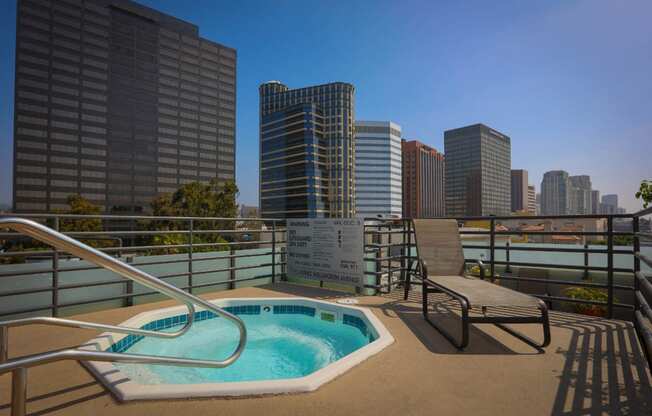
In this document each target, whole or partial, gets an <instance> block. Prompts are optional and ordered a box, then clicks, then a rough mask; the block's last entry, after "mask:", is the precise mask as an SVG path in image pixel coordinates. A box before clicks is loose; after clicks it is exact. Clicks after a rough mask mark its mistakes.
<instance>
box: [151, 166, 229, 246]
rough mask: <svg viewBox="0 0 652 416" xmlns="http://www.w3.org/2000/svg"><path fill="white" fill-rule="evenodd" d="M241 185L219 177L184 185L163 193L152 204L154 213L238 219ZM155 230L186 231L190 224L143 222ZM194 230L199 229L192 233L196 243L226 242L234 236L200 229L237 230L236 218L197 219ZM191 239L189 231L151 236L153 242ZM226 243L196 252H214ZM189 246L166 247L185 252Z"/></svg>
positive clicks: (181, 241) (155, 243)
mask: <svg viewBox="0 0 652 416" xmlns="http://www.w3.org/2000/svg"><path fill="white" fill-rule="evenodd" d="M237 195H238V187H237V186H236V184H235V183H234V182H233V181H229V182H226V183H224V184H221V183H220V182H218V181H217V179H213V180H211V181H210V182H209V183H202V182H192V183H188V184H185V185H183V186H181V187H180V188H179V189H178V190H176V191H175V192H173V193H168V194H163V195H160V196H159V197H158V198H156V199H154V200H153V201H152V203H151V208H152V214H153V215H154V216H175V217H200V218H208V217H220V218H235V217H236V216H237V212H238V205H237V204H236V198H237ZM143 225H144V226H146V227H147V228H148V229H153V230H170V231H173V230H187V229H188V223H187V222H183V221H174V220H165V219H163V220H154V221H149V222H147V223H146V224H143ZM193 229H194V230H197V231H198V232H197V233H195V234H193V244H194V243H199V244H201V243H209V244H212V243H224V242H227V240H229V241H232V238H231V235H228V234H226V235H225V238H223V237H222V236H220V235H219V234H217V233H211V234H202V233H201V232H199V231H201V230H234V229H235V221H233V220H213V219H210V220H194V221H193ZM188 242H189V236H188V235H187V234H177V233H170V234H159V235H156V236H154V237H153V238H152V239H151V244H152V245H181V244H187V243H188ZM226 248H227V247H226V246H208V247H197V248H194V249H193V251H215V250H221V249H222V250H224V249H226ZM187 251H188V250H187V249H184V248H172V249H164V250H163V252H165V253H185V252H187Z"/></svg>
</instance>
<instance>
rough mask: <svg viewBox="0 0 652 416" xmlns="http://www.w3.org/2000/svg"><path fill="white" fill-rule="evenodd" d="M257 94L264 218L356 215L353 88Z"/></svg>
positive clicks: (266, 88)
mask: <svg viewBox="0 0 652 416" xmlns="http://www.w3.org/2000/svg"><path fill="white" fill-rule="evenodd" d="M259 91H260V171H259V172H260V181H259V183H260V192H259V198H260V205H259V206H260V213H261V216H262V217H265V218H270V217H275V218H289V217H293V218H302V217H352V216H353V215H355V182H354V179H355V177H354V171H355V137H354V122H355V116H354V112H353V108H354V101H353V97H354V95H353V94H354V87H353V85H351V84H347V83H344V82H335V83H331V84H324V85H317V86H313V87H306V88H298V89H289V88H288V87H287V86H285V85H283V84H281V83H280V82H278V81H270V82H267V83H264V84H262V85H261V86H260V89H259Z"/></svg>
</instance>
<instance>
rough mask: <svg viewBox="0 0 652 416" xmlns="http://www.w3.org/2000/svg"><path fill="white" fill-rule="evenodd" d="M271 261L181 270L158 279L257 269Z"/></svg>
mask: <svg viewBox="0 0 652 416" xmlns="http://www.w3.org/2000/svg"><path fill="white" fill-rule="evenodd" d="M272 264H273V263H263V264H257V265H254V266H240V267H227V268H224V269H215V270H201V271H193V272H192V273H191V272H183V273H172V274H164V275H161V276H158V278H159V279H169V278H172V277H184V276H190V275H193V276H198V275H202V274H210V273H222V272H230V271H231V270H236V271H237V270H247V269H257V268H260V267H269V266H271V265H272ZM276 264H281V263H276Z"/></svg>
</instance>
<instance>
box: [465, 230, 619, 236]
mask: <svg viewBox="0 0 652 416" xmlns="http://www.w3.org/2000/svg"><path fill="white" fill-rule="evenodd" d="M460 234H462V235H491V231H490V230H483V231H476V230H460ZM493 234H494V235H577V236H585V235H589V236H591V235H597V236H605V235H608V234H609V233H608V232H607V231H494V232H493ZM613 234H614V235H616V233H615V232H614V233H613ZM629 234H631V233H629Z"/></svg>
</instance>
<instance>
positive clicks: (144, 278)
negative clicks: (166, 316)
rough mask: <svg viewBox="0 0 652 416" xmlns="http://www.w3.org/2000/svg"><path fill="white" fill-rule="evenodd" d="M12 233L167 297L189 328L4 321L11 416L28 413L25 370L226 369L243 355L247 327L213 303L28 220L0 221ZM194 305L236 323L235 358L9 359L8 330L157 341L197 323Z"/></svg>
mask: <svg viewBox="0 0 652 416" xmlns="http://www.w3.org/2000/svg"><path fill="white" fill-rule="evenodd" d="M1 228H9V229H12V230H15V231H17V232H19V233H21V234H24V235H28V236H30V237H32V238H33V239H35V240H38V241H40V242H43V243H46V244H49V245H51V246H53V247H55V248H56V249H58V250H62V251H65V252H67V253H70V254H72V255H74V256H77V257H79V258H81V259H84V260H86V261H88V262H91V263H93V264H96V265H97V266H99V267H102V268H104V269H106V270H110V271H112V272H114V273H117V274H119V275H120V276H122V277H125V278H127V279H131V280H132V281H135V282H138V283H140V284H142V285H144V286H146V287H148V288H150V289H154V290H156V291H157V292H159V293H161V294H164V295H166V296H169V297H170V298H172V299H175V300H177V301H179V302H181V303H183V304H185V305H186V307H187V308H188V318H187V321H186V323H185V324H184V325H183V327H182V328H180V329H179V330H177V331H174V332H157V331H150V330H144V329H139V328H128V327H123V326H115V325H106V324H98V323H94V322H82V321H76V320H70V319H62V318H56V317H34V318H22V319H14V320H8V321H1V322H0V374H3V373H6V372H10V371H11V372H12V404H11V406H12V415H13V416H22V415H25V411H26V391H27V369H28V368H30V367H33V366H37V365H42V364H46V363H50V362H54V361H61V360H77V361H79V360H91V361H119V362H129V363H147V364H166V365H177V366H193V367H210V368H223V367H226V366H228V365H231V364H232V363H233V362H235V360H237V359H238V357H239V356H240V355H241V354H242V351H243V349H244V347H245V345H246V342H247V330H246V328H245V325H244V322H243V321H242V320H241V319H240V318H238V317H237V316H235V315H234V314H231V313H229V312H227V311H225V310H223V309H221V308H218V307H217V306H215V305H213V304H212V303H210V302H207V301H205V300H203V299H200V298H198V297H196V296H193V295H191V294H189V293H186V292H184V291H183V290H181V289H179V288H177V287H175V286H172V285H170V284H168V283H165V282H163V281H161V280H159V279H157V278H155V277H153V276H151V275H149V274H147V273H145V272H143V271H141V270H139V269H136V268H135V267H132V266H130V265H128V264H126V263H123V262H121V261H119V260H116V259H115V258H113V257H111V256H109V255H107V254H105V253H103V252H101V251H99V250H96V249H94V248H92V247H90V246H87V245H85V244H83V243H81V242H79V241H77V240H75V239H73V238H71V237H69V236H66V235H64V234H61V233H59V232H57V231H54V230H52V229H50V228H48V227H46V226H44V225H42V224H39V223H37V222H34V221H32V220H28V219H24V218H3V219H0V229H1ZM195 305H197V306H201V307H203V308H206V309H208V310H210V311H211V312H213V313H215V314H217V315H220V316H223V317H224V318H227V319H228V320H229V321H231V322H232V323H234V324H235V325H236V327H237V328H238V331H239V341H238V345H237V347H236V349H235V350H234V351H233V353H232V354H231V355H230V356H229V357H227V358H226V359H224V360H199V359H184V358H177V357H166V356H153V355H139V354H122V353H115V352H106V351H82V350H78V349H66V350H58V351H49V352H45V353H40V354H35V355H30V356H27V357H19V358H14V359H11V360H8V346H9V343H8V337H9V328H10V327H15V326H25V325H34V324H39V325H54V326H63V327H72V328H87V329H100V330H104V331H109V332H113V333H123V334H132V335H139V336H151V337H159V338H176V337H178V336H181V335H183V334H184V333H186V332H187V331H188V330H189V329H190V327H191V326H192V324H193V321H194V316H195Z"/></svg>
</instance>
